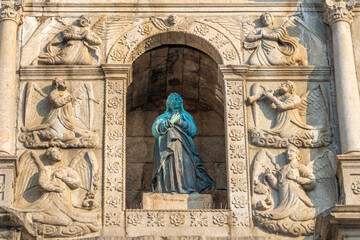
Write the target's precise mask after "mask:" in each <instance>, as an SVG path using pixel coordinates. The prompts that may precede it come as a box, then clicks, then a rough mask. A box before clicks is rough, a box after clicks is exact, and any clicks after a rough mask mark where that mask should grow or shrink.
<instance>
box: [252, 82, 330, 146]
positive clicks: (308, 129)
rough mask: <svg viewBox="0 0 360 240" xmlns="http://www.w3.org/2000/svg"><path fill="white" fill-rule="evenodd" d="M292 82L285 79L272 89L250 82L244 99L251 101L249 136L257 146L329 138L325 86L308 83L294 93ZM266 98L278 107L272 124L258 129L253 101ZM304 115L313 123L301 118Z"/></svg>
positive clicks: (323, 143) (313, 142) (321, 142)
mask: <svg viewBox="0 0 360 240" xmlns="http://www.w3.org/2000/svg"><path fill="white" fill-rule="evenodd" d="M296 92H297V88H296V85H295V83H293V82H290V81H287V82H285V83H282V84H281V86H280V88H279V89H277V90H275V91H272V90H270V89H268V88H267V87H266V86H264V85H261V84H257V83H255V84H253V85H252V92H251V96H249V97H248V99H247V101H248V103H249V104H251V105H252V109H253V118H254V125H255V127H254V128H252V129H250V140H251V142H252V143H253V144H254V145H257V146H260V147H276V148H283V147H288V146H289V145H290V144H293V145H295V146H297V147H317V148H318V147H322V146H328V145H330V143H331V142H332V131H331V128H330V126H329V107H328V101H327V100H328V98H327V93H326V89H325V87H324V86H323V85H322V84H317V85H315V86H313V87H311V88H310V89H309V90H308V91H307V92H306V93H304V94H303V95H302V96H298V95H297V94H296ZM263 97H264V98H266V99H268V100H269V101H270V102H271V103H272V105H273V106H275V108H276V109H277V116H276V122H275V126H274V127H273V128H271V129H269V130H265V129H259V128H258V123H257V105H255V103H256V101H258V100H260V99H261V98H263ZM301 116H306V119H309V120H308V121H310V122H311V123H312V125H308V124H306V123H304V122H303V120H302V118H301Z"/></svg>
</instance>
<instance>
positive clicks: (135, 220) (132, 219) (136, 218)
mask: <svg viewBox="0 0 360 240" xmlns="http://www.w3.org/2000/svg"><path fill="white" fill-rule="evenodd" d="M141 219H142V215H140V214H138V213H131V214H130V215H129V216H128V217H127V222H128V224H131V225H133V226H137V225H139V224H140V223H141Z"/></svg>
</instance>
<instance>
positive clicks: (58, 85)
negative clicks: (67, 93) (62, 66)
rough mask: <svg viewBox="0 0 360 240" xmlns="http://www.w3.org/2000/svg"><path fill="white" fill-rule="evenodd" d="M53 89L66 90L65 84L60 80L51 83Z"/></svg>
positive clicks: (56, 79)
mask: <svg viewBox="0 0 360 240" xmlns="http://www.w3.org/2000/svg"><path fill="white" fill-rule="evenodd" d="M52 86H53V89H59V90H65V89H66V88H67V83H66V82H65V81H64V80H63V79H62V78H55V79H54V80H53V81H52Z"/></svg>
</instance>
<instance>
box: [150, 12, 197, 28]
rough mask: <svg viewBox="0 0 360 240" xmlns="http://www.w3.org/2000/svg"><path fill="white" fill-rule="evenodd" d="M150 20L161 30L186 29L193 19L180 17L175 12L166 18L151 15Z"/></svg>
mask: <svg viewBox="0 0 360 240" xmlns="http://www.w3.org/2000/svg"><path fill="white" fill-rule="evenodd" d="M150 21H151V22H152V24H153V25H154V26H155V27H156V28H157V29H159V30H161V31H169V30H186V29H187V28H188V27H189V25H190V23H191V22H192V20H191V19H189V18H179V17H178V16H177V15H175V14H171V15H170V16H169V17H167V18H166V19H163V18H161V17H156V16H152V17H150Z"/></svg>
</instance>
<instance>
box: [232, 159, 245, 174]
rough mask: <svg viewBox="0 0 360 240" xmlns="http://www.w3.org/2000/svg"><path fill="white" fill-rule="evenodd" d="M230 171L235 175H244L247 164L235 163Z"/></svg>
mask: <svg viewBox="0 0 360 240" xmlns="http://www.w3.org/2000/svg"><path fill="white" fill-rule="evenodd" d="M230 170H231V171H232V172H233V173H234V174H242V173H243V172H244V171H245V164H244V163H243V162H240V161H239V162H234V163H233V164H232V165H231V167H230Z"/></svg>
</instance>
